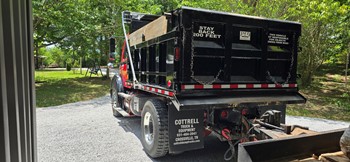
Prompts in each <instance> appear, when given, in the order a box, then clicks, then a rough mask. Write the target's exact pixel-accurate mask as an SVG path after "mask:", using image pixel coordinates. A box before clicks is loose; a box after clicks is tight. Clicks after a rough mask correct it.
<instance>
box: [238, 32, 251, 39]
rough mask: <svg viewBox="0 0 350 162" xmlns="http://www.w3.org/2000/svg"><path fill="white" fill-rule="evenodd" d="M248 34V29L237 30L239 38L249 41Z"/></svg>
mask: <svg viewBox="0 0 350 162" xmlns="http://www.w3.org/2000/svg"><path fill="white" fill-rule="evenodd" d="M250 35H251V33H250V32H249V31H239V40H243V41H250Z"/></svg>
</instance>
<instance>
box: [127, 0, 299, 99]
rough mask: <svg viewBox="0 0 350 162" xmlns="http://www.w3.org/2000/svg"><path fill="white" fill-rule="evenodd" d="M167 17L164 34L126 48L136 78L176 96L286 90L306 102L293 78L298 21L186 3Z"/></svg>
mask: <svg viewBox="0 0 350 162" xmlns="http://www.w3.org/2000/svg"><path fill="white" fill-rule="evenodd" d="M166 16H167V21H168V26H167V28H168V29H167V30H168V32H167V33H166V34H164V35H162V36H160V37H157V38H155V39H152V40H148V41H145V42H143V43H140V44H138V45H135V46H132V47H131V51H132V52H131V53H132V57H133V60H134V67H135V71H136V77H137V79H138V81H139V82H140V83H144V84H147V85H151V86H152V85H153V86H157V87H161V88H165V89H170V90H172V91H173V92H174V94H176V96H177V97H178V98H180V99H181V98H189V97H190V98H196V97H200V98H203V97H212V96H223V97H225V96H228V97H230V96H239V97H242V98H244V97H246V96H255V97H266V96H270V97H271V96H272V97H277V98H278V97H279V96H281V95H288V96H291V97H292V98H293V97H294V99H290V100H293V101H294V100H295V103H300V102H305V99H304V98H303V97H302V96H300V95H299V94H298V88H297V82H296V79H297V75H296V69H297V53H298V38H299V37H300V33H301V24H300V23H297V22H290V21H282V20H273V19H267V18H261V17H253V16H246V15H239V14H231V13H225V12H217V11H210V10H202V9H194V8H189V7H182V8H180V9H177V10H175V11H173V12H171V13H170V14H167V15H166ZM131 24H133V23H131ZM145 24H146V23H145ZM134 26H135V25H134ZM130 76H131V75H129V77H130ZM129 79H130V81H131V80H132V77H130V78H129ZM169 81H170V82H171V86H170V87H168V82H169ZM295 97H296V98H295ZM260 99H261V98H260ZM286 100H289V99H286Z"/></svg>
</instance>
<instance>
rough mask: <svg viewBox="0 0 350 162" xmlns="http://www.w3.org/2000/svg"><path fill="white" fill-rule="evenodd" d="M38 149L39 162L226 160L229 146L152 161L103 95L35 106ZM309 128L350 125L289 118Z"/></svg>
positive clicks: (133, 126)
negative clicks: (85, 99)
mask: <svg viewBox="0 0 350 162" xmlns="http://www.w3.org/2000/svg"><path fill="white" fill-rule="evenodd" d="M36 118H37V123H36V124H37V141H38V143H37V151H38V160H39V161H41V162H56V161H62V162H70V161H74V162H80V161H82V162H86V161H93V162H95V161H99V162H104V161H106V162H124V161H125V162H129V161H133V162H138V161H142V162H144V161H145V162H147V161H174V162H177V161H201V162H202V161H215V162H217V161H224V160H223V155H224V153H225V151H226V149H227V148H228V147H229V146H228V144H227V143H226V142H220V141H219V140H218V139H217V138H216V137H214V136H212V135H211V136H209V137H208V138H206V139H205V141H204V145H205V146H204V147H205V148H204V149H200V150H194V151H188V152H184V153H182V154H178V155H167V156H165V157H162V158H158V159H152V158H150V157H148V156H147V155H146V153H145V152H144V151H143V148H142V145H141V142H140V124H141V121H140V118H138V117H133V118H115V117H114V116H113V114H112V110H111V105H110V98H109V96H104V97H101V98H97V99H94V100H90V101H83V102H77V103H71V104H65V105H60V106H53V107H47V108H38V109H37V113H36ZM290 123H293V124H299V125H304V126H309V127H310V129H312V130H317V131H325V130H330V129H336V128H346V127H348V126H349V123H346V122H338V121H331V120H323V119H312V118H306V117H293V116H287V124H290Z"/></svg>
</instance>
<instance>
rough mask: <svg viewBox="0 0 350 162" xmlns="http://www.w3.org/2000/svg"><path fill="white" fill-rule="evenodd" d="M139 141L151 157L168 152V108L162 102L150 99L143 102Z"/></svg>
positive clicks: (160, 155)
mask: <svg viewBox="0 0 350 162" xmlns="http://www.w3.org/2000/svg"><path fill="white" fill-rule="evenodd" d="M141 143H142V146H143V148H144V150H145V152H146V153H147V154H148V155H149V156H150V157H152V158H157V157H162V156H165V155H166V154H167V153H168V151H169V138H168V109H167V107H166V105H165V104H164V102H162V101H160V100H157V99H151V100H148V101H147V102H146V103H145V105H144V107H143V110H142V114H141Z"/></svg>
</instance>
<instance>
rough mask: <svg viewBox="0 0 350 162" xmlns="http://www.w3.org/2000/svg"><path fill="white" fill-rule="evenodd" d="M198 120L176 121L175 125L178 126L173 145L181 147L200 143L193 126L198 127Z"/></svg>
mask: <svg viewBox="0 0 350 162" xmlns="http://www.w3.org/2000/svg"><path fill="white" fill-rule="evenodd" d="M198 124H199V121H198V118H191V119H177V120H175V125H176V126H180V127H179V129H178V130H177V133H176V138H175V143H174V145H183V144H189V143H197V142H200V140H199V136H198V133H197V131H196V128H195V125H198Z"/></svg>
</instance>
